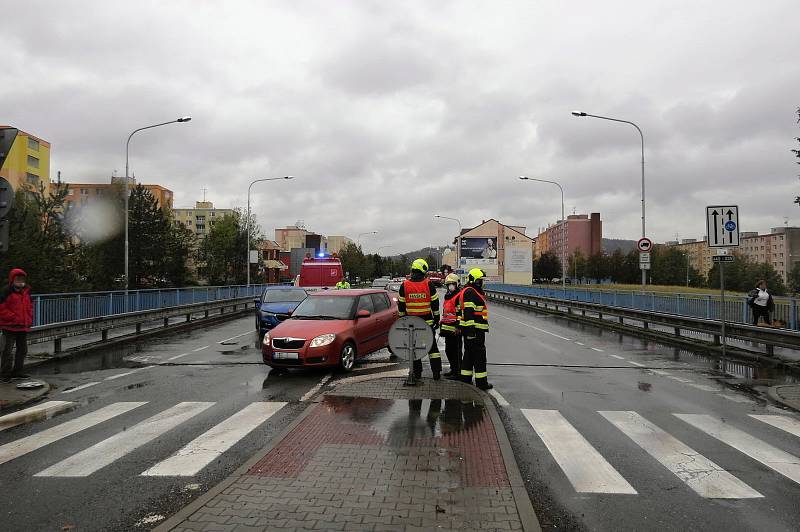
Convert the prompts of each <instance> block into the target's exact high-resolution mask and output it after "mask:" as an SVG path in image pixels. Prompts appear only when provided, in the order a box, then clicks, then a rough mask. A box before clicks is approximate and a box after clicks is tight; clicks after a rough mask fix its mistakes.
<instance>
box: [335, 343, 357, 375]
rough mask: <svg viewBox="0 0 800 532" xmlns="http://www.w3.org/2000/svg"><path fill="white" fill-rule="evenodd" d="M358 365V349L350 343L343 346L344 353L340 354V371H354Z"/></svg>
mask: <svg viewBox="0 0 800 532" xmlns="http://www.w3.org/2000/svg"><path fill="white" fill-rule="evenodd" d="M355 364H356V348H355V346H354V345H353V344H351V343H350V342H347V343H346V344H344V345H343V346H342V352H341V353H340V354H339V369H340V370H342V371H353V366H355Z"/></svg>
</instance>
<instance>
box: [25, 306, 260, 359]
mask: <svg viewBox="0 0 800 532" xmlns="http://www.w3.org/2000/svg"><path fill="white" fill-rule="evenodd" d="M253 304H254V300H253V298H252V297H237V298H230V299H222V300H215V301H209V302H204V303H194V304H189V305H180V306H172V307H166V308H160V309H154V310H141V311H138V312H127V313H122V314H115V315H111V316H101V317H95V318H85V319H80V320H74V321H67V322H59V323H54V324H50V325H39V326H35V327H33V328H32V329H31V332H30V333H29V334H28V343H31V344H35V343H43V342H49V341H52V342H54V343H55V348H54V351H55V352H56V353H59V352H61V351H62V349H61V341H62V340H63V339H64V338H70V337H73V336H80V335H85V334H97V333H100V334H101V339H102V341H105V340H108V332H109V331H110V330H112V329H118V328H121V327H133V326H135V327H136V333H141V332H142V325H143V324H145V323H149V322H153V321H157V320H161V319H163V320H164V327H167V326H169V320H170V318H175V317H178V316H184V317H185V318H186V321H187V322H189V321H191V319H192V316H195V315H197V314H203V315H204V318H208V317H209V316H210V314H211V313H212V312H216V311H219V313H220V314H225V312H226V310H230V311H232V312H236V311H237V310H243V309H244V310H246V309H247V308H248V307H249V306H251V305H253ZM240 307H241V308H240Z"/></svg>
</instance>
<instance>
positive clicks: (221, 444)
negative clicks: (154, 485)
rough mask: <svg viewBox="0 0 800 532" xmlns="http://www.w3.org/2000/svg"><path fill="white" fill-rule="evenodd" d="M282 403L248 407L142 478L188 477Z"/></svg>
mask: <svg viewBox="0 0 800 532" xmlns="http://www.w3.org/2000/svg"><path fill="white" fill-rule="evenodd" d="M284 406H286V403H279V402H274V403H266V402H265V403H251V404H249V405H247V406H246V407H245V408H243V409H242V410H240V411H239V412H237V413H235V414H234V415H232V416H231V417H229V418H228V419H226V420H225V421H223V422H222V423H220V424H218V425H216V426H215V427H212V428H211V429H210V430H208V431H207V432H205V433H204V434H202V435H200V436H198V437H197V438H195V439H194V440H192V441H191V442H189V443H188V444H187V445H186V446H185V447H184V448H183V449H181V450H180V451H178V452H177V453H176V454H174V455H172V456H170V457H169V458H167V459H166V460H163V461H161V462H159V463H157V464H156V465H154V466H153V467H151V468H150V469H148V470H147V471H145V472H144V473H142V476H145V477H191V476H194V475H196V474H197V473H199V472H200V470H201V469H203V468H204V467H206V466H207V465H208V464H210V463H211V462H213V461H214V460H215V459H216V458H218V457H219V456H220V455H221V454H222V453H224V452H225V451H227V450H228V449H230V448H231V447H233V446H234V444H236V442H238V441H239V440H241V439H242V438H244V437H245V436H247V435H248V434H250V432H252V431H253V430H255V428H256V427H258V426H259V425H261V424H262V423H264V422H265V421H266V420H268V419H269V418H270V417H272V415H273V414H275V413H276V412H277V411H278V410H280V409H281V408H283V407H284Z"/></svg>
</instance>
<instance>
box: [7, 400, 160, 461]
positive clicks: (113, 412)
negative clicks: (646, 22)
mask: <svg viewBox="0 0 800 532" xmlns="http://www.w3.org/2000/svg"><path fill="white" fill-rule="evenodd" d="M144 404H147V403H146V402H138V403H137V402H135V403H114V404H111V405H108V406H105V407H103V408H101V409H99V410H95V411H94V412H91V413H89V414H86V415H83V416H81V417H79V418H75V419H72V420H70V421H67V422H66V423H61V424H60V425H56V426H55V427H53V428H50V429H47V430H43V431H42V432H39V433H36V434H33V435H31V436H27V437H25V438H21V439H19V440H16V441H13V442H11V443H7V444H5V445H3V446H0V464H5V463H6V462H8V461H9V460H13V459H14V458H17V457H20V456H22V455H24V454H28V453H30V452H32V451H35V450H37V449H40V448H42V447H44V446H45V445H50V444H51V443H53V442H57V441H58V440H61V439H63V438H66V437H67V436H71V435H73V434H75V433H77V432H80V431H82V430H85V429H88V428H90V427H93V426H95V425H97V424H99V423H102V422H103V421H107V420H109V419H111V418H113V417H116V416H119V415H120V414H124V413H125V412H128V411H130V410H133V409H134V408H138V407H140V406H142V405H144Z"/></svg>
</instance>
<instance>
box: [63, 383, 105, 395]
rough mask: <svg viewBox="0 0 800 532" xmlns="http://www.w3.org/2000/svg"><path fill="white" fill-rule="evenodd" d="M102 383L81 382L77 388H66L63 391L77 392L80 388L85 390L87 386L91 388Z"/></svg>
mask: <svg viewBox="0 0 800 532" xmlns="http://www.w3.org/2000/svg"><path fill="white" fill-rule="evenodd" d="M98 384H100V382H99V381H98V382H87V383H86V384H81V385H80V386H76V387H75V388H71V389H69V390H64V391H63V392H61V393H72V392H77V391H78V390H85V389H86V388H91V387H92V386H96V385H98Z"/></svg>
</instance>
